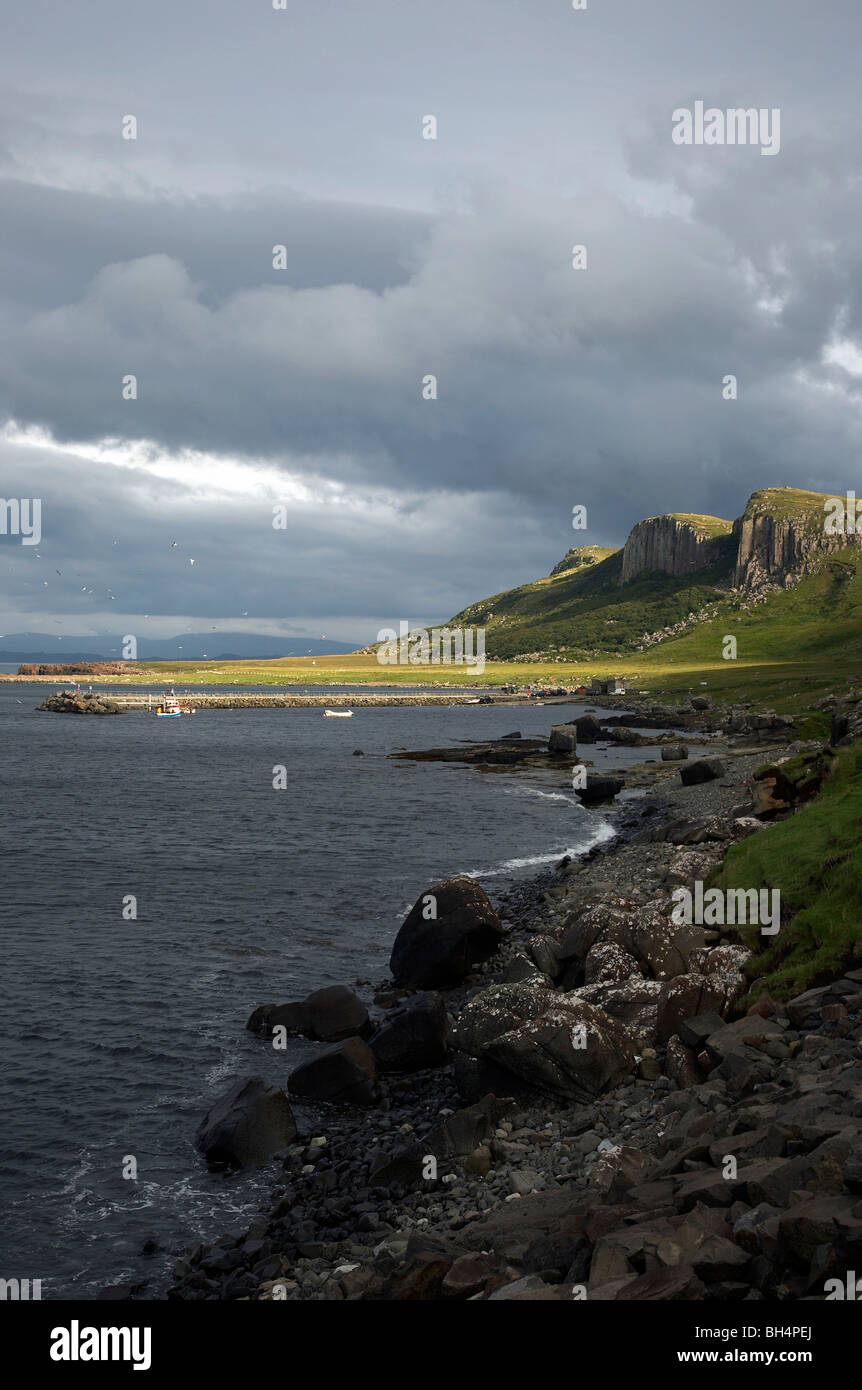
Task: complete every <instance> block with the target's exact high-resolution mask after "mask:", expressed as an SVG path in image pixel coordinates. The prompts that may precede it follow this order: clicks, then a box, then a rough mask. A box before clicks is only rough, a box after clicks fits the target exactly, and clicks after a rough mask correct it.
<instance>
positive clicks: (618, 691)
mask: <svg viewBox="0 0 862 1390" xmlns="http://www.w3.org/2000/svg"><path fill="white" fill-rule="evenodd" d="M628 689H629V683H628V681H627V680H625V679H624V678H623V677H622V676H603V677H602V678H601V679H596V680H594V681H593V683H592V685H591V686H590V688H589V692H588V693H589V694H590V695H625V694H626V692H627V691H628Z"/></svg>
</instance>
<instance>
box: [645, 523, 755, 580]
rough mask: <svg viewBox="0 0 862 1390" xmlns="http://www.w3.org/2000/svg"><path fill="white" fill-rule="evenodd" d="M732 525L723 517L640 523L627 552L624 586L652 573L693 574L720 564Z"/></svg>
mask: <svg viewBox="0 0 862 1390" xmlns="http://www.w3.org/2000/svg"><path fill="white" fill-rule="evenodd" d="M731 530H732V523H731V522H729V521H723V520H722V519H721V518H720V517H715V516H705V517H694V516H691V517H690V516H652V517H649V518H648V519H647V520H646V521H639V522H638V524H637V526H635V527H634V528H633V530H632V531H631V533H630V535H629V538H628V540H627V541H626V543H625V548H624V550H623V569H622V577H621V582H622V583H623V584H628V583H630V582H631V581H632V580H633V579H637V577H638V575H640V574H643V572H644V571H645V570H646V571H650V570H661V571H662V572H663V573H665V574H675V575H677V574H691V573H693V572H694V571H695V570H701V569H708V568H709V566H710V565H713V564H715V563H716V562H717V561H718V560H720V558H721V556H722V553H723V549H724V548H725V547H726V540H727V537H728V536H729V535H730V534H731Z"/></svg>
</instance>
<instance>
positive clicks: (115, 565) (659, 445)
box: [0, 0, 862, 645]
mask: <svg viewBox="0 0 862 1390" xmlns="http://www.w3.org/2000/svg"><path fill="white" fill-rule="evenodd" d="M276 3H278V4H282V3H283V5H284V7H283V8H279V9H276V8H274V5H273V0H242V3H237V2H236V0H209V3H208V4H207V5H206V6H201V5H200V4H198V3H195V4H192V3H190V2H189V0H148V3H147V4H146V5H142V6H131V7H121V8H119V9H118V7H117V6H116V5H115V4H113V3H110V4H109V3H107V0H88V3H87V5H86V6H70V5H68V3H66V0H63V3H60V2H59V0H44V3H40V4H39V5H37V6H33V5H32V3H25V2H24V0H4V3H3V30H4V43H3V45H2V50H0V77H2V81H0V92H2V95H0V200H2V208H3V217H2V223H0V228H2V230H0V497H2V498H3V499H10V498H16V499H24V498H27V499H32V498H38V499H40V502H41V539H40V542H39V544H38V545H25V544H23V543H22V537H21V536H20V535H15V534H11V533H7V534H0V628H2V632H3V633H9V632H19V631H26V630H35V631H51V632H54V633H56V634H57V635H58V636H62V634H64V633H69V634H78V635H80V634H94V635H95V634H103V633H112V634H113V633H117V632H120V633H123V634H126V633H137V634H139V635H141V636H147V637H161V636H167V635H170V634H173V633H175V632H178V631H183V630H192V629H194V630H198V631H199V630H204V631H209V630H212V629H213V628H223V629H225V630H230V631H237V630H247V631H250V632H251V631H253V632H259V633H265V634H272V635H279V634H291V635H293V634H306V635H309V636H313V637H319V636H320V634H321V632H323V633H326V634H327V635H328V636H329V637H331V638H335V639H338V640H340V641H351V642H352V641H356V642H357V644H363V645H364V644H365V643H368V642H371V641H373V640H374V639H375V637H376V635H377V632H378V631H379V630H380V629H381V628H382V627H391V626H397V625H398V623H399V621H401V620H407V621H408V622H409V623H410V624H411V626H415V625H419V624H422V625H431V624H434V623H441V622H444V621H445V620H446V619H448V618H449V617H451V616H452V615H453V614H454V613H456V612H457V611H458V610H460V609H461V608H463V607H464V606H465V605H467V604H468V603H472V602H474V601H476V600H478V599H480V598H484V597H486V596H488V595H491V594H494V593H497V592H500V591H501V590H503V589H507V588H510V587H512V586H513V585H516V584H519V583H523V582H526V581H528V580H531V579H534V578H536V577H538V576H539V575H541V574H547V573H548V572H549V571H550V569H551V568H552V567H553V565H554V564H555V563H556V562H557V561H558V560H559V559H560V558H561V556H562V555H563V554H565V552H566V550H567V549H568V548H569V547H570V546H571V545H575V544H590V545H620V544H622V543H623V542H624V540H625V537H626V535H627V533H628V531H629V530H630V529H631V527H632V526H633V525H634V524H635V523H636V522H637V521H638V520H640V519H641V518H642V517H644V516H651V515H657V514H660V513H662V512H669V511H674V512H695V513H708V514H713V515H718V516H725V517H728V518H732V517H735V516H738V515H739V514H740V512H741V511H742V510H743V508H744V505H745V502H746V499H747V497H748V495H749V494H750V493H751V492H752V491H753V490H755V489H756V488H759V487H766V486H772V485H779V484H789V485H792V486H796V487H804V488H811V489H814V490H818V491H836V492H844V491H845V490H847V489H855V490H857V491H862V489H860V488H859V483H860V481H862V479H860V477H859V470H858V467H857V460H858V458H859V453H860V443H862V418H860V399H862V389H860V388H862V299H860V289H862V275H860V268H862V267H860V262H862V239H860V237H859V230H858V229H859V226H860V224H862V219H860V212H862V166H860V160H859V153H858V148H857V146H858V131H859V128H860V119H859V117H860V104H862V101H860V96H859V91H858V86H859V84H858V53H859V50H860V40H862V7H859V5H858V3H857V0H818V2H817V3H816V4H815V3H810V4H809V3H803V0H724V3H722V4H715V3H708V2H707V0H587V6H586V9H578V10H575V9H574V7H573V5H572V3H571V0H523V3H515V0H435V3H434V4H433V5H410V4H405V3H404V0H364V2H363V3H362V4H356V3H355V0H315V3H314V4H313V5H312V4H309V3H308V0H276ZM697 102H703V103H704V106H705V107H706V108H714V109H717V110H719V111H725V110H726V109H729V108H737V107H744V108H755V109H756V110H758V111H760V110H761V109H762V110H764V111H765V112H769V113H772V112H774V111H777V112H778V113H779V119H780V141H779V142H777V147H776V148H775V150H774V152H773V153H764V152H763V142H759V141H755V140H754V139H753V137H752V139H751V141H750V143H747V144H740V143H737V144H735V145H730V144H701V145H694V144H691V145H683V144H679V143H677V142H676V141H675V139H674V138H673V132H674V128H675V118H674V112H678V111H680V110H686V111H688V110H691V111H694V109H695V103H697ZM129 117H134V120H135V123H136V128H135V129H134V134H135V138H134V139H127V138H124V131H125V133H126V134H128V133H129V132H130V130H131V129H132V127H131V126H130V123H129V121H128V118H129ZM429 117H433V118H434V122H436V131H435V130H434V127H433V123H432V122H429V120H428V118H429ZM430 133H434V134H436V138H435V139H429V138H425V136H427V135H428V134H430ZM575 246H583V247H585V248H586V255H585V261H586V264H582V265H581V266H580V267H579V268H575V266H574V265H573V247H575ZM276 247H283V248H284V254H283V262H284V264H283V268H280V267H277V266H276V265H275V264H274V248H276ZM275 259H277V256H275ZM575 259H577V258H575ZM580 259H581V261H582V262H583V260H584V257H583V256H581V258H580ZM729 375H732V376H734V377H735V378H736V382H737V388H736V389H737V398H736V399H727V398H726V387H725V378H726V377H727V376H729ZM130 377H133V378H134V389H135V393H136V394H135V395H134V398H132V397H130V394H129V393H130V389H131V388H130V386H129V384H128V379H129V378H130ZM430 377H433V378H434V379H435V382H436V386H429V384H428V378H430ZM124 383H125V385H124ZM435 392H436V394H435ZM575 506H584V507H586V509H587V521H588V525H587V529H586V530H578V531H577V532H575V531H573V530H572V524H571V521H572V509H573V507H575ZM274 509H276V512H277V515H276V512H274ZM276 520H278V521H279V522H282V523H283V524H279V525H277V526H276V525H274V524H273V522H274V521H276ZM5 529H6V531H7V532H10V530H11V525H7V526H6V527H5ZM174 542H176V544H174ZM192 561H194V563H192ZM57 571H59V573H58V572H57Z"/></svg>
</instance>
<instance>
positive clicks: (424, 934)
mask: <svg viewBox="0 0 862 1390" xmlns="http://www.w3.org/2000/svg"><path fill="white" fill-rule="evenodd" d="M432 913H433V915H426V914H432ZM503 935H504V933H503V927H502V925H501V923H500V919H499V918H498V916H497V914H496V912H495V911H494V909H493V907H492V906H491V903H490V901H489V899H488V895H487V894H486V893H485V892H484V890H483V889H482V888H480V887H479V884H478V883H476V882H475V880H474V879H472V878H469V877H467V875H465V874H462V875H459V876H458V877H457V878H450V879H448V880H447V882H445V883H439V884H437V886H436V887H434V888H432V889H431V890H430V892H428V893H423V894H422V896H421V897H420V898H419V899H418V900H417V902H416V903H415V904H414V906H413V907H412V908H411V910H410V912H409V913H408V915H407V917H406V918H405V920H404V923H403V925H402V927H401V930H400V931H399V933H398V935H397V936H396V938H395V944H394V946H393V947H392V955H391V957H390V961H389V968H390V970H391V971H392V977H393V979H394V980H395V983H396V984H397V985H400V986H402V988H405V989H439V988H441V987H445V986H447V985H453V984H456V983H457V982H458V980H460V979H462V978H463V977H464V976H465V975H468V974H469V973H470V971H471V970H472V968H473V966H474V965H476V964H477V962H479V961H482V960H486V959H487V957H488V956H490V955H493V954H494V952H495V951H496V950H497V948H498V946H499V945H500V943H501V941H502V939H503Z"/></svg>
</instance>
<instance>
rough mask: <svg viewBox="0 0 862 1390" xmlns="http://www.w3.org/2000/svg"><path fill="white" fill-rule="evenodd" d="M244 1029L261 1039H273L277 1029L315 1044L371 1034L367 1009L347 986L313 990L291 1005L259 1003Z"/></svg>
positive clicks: (330, 986)
mask: <svg viewBox="0 0 862 1390" xmlns="http://www.w3.org/2000/svg"><path fill="white" fill-rule="evenodd" d="M245 1026H246V1028H248V1029H250V1031H251V1032H252V1033H261V1034H262V1035H263V1036H264V1037H272V1035H273V1032H274V1031H275V1029H276V1028H285V1029H286V1030H287V1033H288V1034H289V1035H291V1034H292V1035H301V1036H303V1037H306V1038H314V1040H315V1041H316V1042H340V1041H341V1039H342V1038H355V1037H361V1038H367V1037H370V1035H371V1033H372V1031H373V1027H372V1024H371V1020H370V1019H369V1017H368V1010H367V1009H366V1007H365V1005H364V1004H363V1002H362V1000H361V999H359V998H357V996H356V995H355V994H354V993H353V990H352V989H348V988H347V986H346V985H329V986H327V987H326V988H325V989H316V990H315V991H314V992H313V993H312V994H309V995H307V996H306V998H305V999H302V1000H299V1001H298V1002H294V1003H290V1004H261V1005H259V1007H258V1008H256V1009H255V1010H254V1012H253V1013H252V1015H251V1017H250V1018H249V1020H248V1023H247V1024H246V1025H245Z"/></svg>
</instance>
